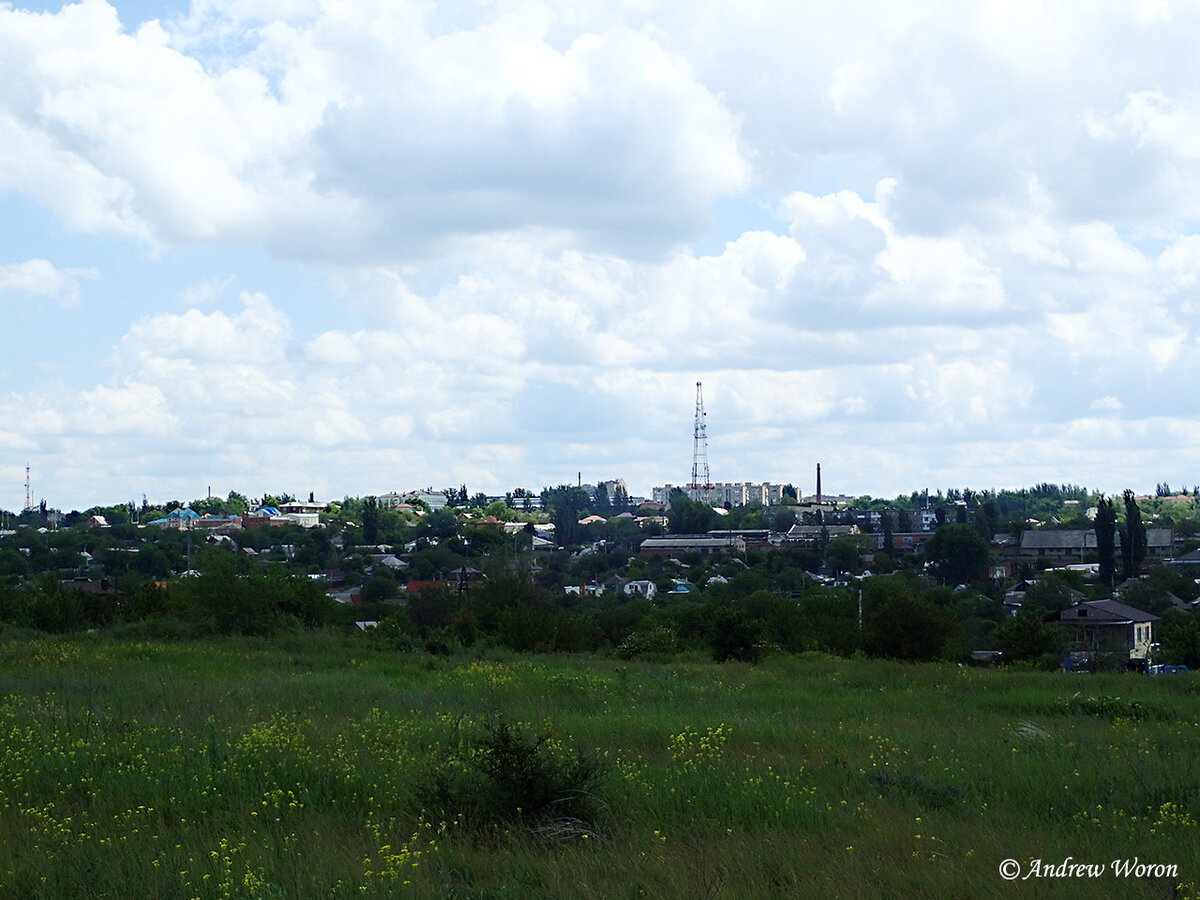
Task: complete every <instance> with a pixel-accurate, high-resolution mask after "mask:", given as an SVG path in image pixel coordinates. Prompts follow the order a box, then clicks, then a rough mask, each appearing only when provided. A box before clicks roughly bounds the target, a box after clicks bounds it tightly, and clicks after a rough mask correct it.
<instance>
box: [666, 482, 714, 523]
mask: <svg viewBox="0 0 1200 900" xmlns="http://www.w3.org/2000/svg"><path fill="white" fill-rule="evenodd" d="M718 521H719V520H718V518H717V514H716V513H715V512H713V509H712V507H711V506H709V505H708V504H707V503H701V502H700V501H699V500H691V499H689V498H688V496H687V494H685V493H684V492H683V491H681V490H678V489H676V490H675V491H673V492H672V494H671V509H670V511H669V512H668V513H667V530H668V531H670V532H671V534H704V533H706V532H708V531H711V530H712V529H714V528H716V527H717V523H718Z"/></svg>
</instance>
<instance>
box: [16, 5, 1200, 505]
mask: <svg viewBox="0 0 1200 900" xmlns="http://www.w3.org/2000/svg"><path fill="white" fill-rule="evenodd" d="M1198 31H1200V7H1197V6H1196V5H1194V4H1185V3H1175V2H1166V0H1164V2H1153V3H1150V2H1145V3H1139V2H1115V0H1113V2H1102V3H1099V4H1093V5H1090V6H1088V7H1086V8H1085V7H1081V6H1078V5H1074V4H1059V5H1046V4H962V3H954V2H949V0H929V2H922V3H903V4H895V3H883V2H846V3H839V4H835V5H831V4H825V5H821V4H817V5H814V4H794V3H784V2H782V0H766V2H762V3H757V4H752V5H750V6H749V7H747V5H746V4H743V3H735V2H733V0H716V2H712V3H705V4H702V5H700V6H695V5H690V4H671V3H663V4H654V3H650V4H646V3H641V2H638V3H632V2H626V0H601V2H597V3H589V4H576V3H558V2H550V3H546V2H540V0H539V2H534V0H502V2H498V3H458V4H428V3H425V4H417V3H411V2H403V0H399V2H398V0H386V2H384V0H361V2H356V3H354V4H351V5H346V4H335V3H332V2H328V0H305V2H303V3H301V2H298V0H296V2H289V0H283V2H278V3H271V4H266V5H264V4H257V3H246V2H245V0H206V2H204V3H195V4H192V3H189V2H184V0H173V2H167V3H163V4H149V3H145V2H124V0H116V2H115V3H108V2H105V0H87V2H81V3H69V4H61V3H47V2H31V0H24V2H22V0H17V2H16V3H15V4H6V5H4V6H2V7H0V39H2V41H3V47H4V51H3V53H2V54H0V58H2V59H3V69H4V75H5V85H6V88H5V91H4V92H3V94H2V95H0V147H2V148H3V150H2V151H0V235H2V236H3V241H2V242H0V309H2V310H3V312H2V315H3V324H4V334H5V336H6V338H5V342H4V353H3V357H2V359H0V486H2V487H0V505H2V506H4V507H5V508H9V509H20V508H21V506H23V504H24V481H25V479H24V474H25V466H26V465H27V464H28V465H30V466H31V467H32V479H33V488H34V491H35V493H36V494H37V496H38V498H45V499H47V501H48V502H49V503H51V504H53V505H59V506H78V507H80V508H86V507H88V506H91V505H96V504H102V503H111V502H115V501H116V500H118V499H120V498H126V499H137V500H140V498H141V496H142V495H143V494H146V495H147V496H149V497H157V498H184V497H189V496H195V495H196V493H197V491H200V492H201V495H203V491H205V490H206V489H207V487H208V486H210V485H211V486H212V488H213V491H214V492H215V493H220V494H222V495H225V494H227V493H228V491H230V490H239V491H246V490H254V491H262V490H291V491H303V493H304V494H305V495H307V493H308V492H309V491H314V492H315V493H316V494H317V495H318V496H322V497H342V496H364V495H367V494H373V493H378V492H381V491H387V490H399V489H404V488H406V487H411V486H416V485H428V484H429V482H430V481H431V480H434V481H435V486H438V485H437V484H436V481H438V480H440V481H444V482H445V485H446V486H448V485H452V484H453V485H459V484H463V483H465V484H467V485H469V486H470V487H471V488H472V489H473V490H479V491H482V492H485V493H500V492H503V491H505V490H508V489H510V488H511V487H513V486H517V485H523V486H526V487H528V488H530V489H533V490H538V489H540V488H541V487H543V486H547V485H549V486H553V485H556V484H564V483H567V484H569V483H574V481H575V480H576V473H578V472H583V473H584V478H585V480H590V481H596V480H598V479H605V478H612V477H623V478H625V480H626V481H627V483H628V484H629V486H630V490H631V492H633V493H636V494H640V495H647V496H648V494H649V492H650V490H651V489H652V488H653V486H655V485H660V484H664V483H668V482H670V483H685V482H686V481H687V480H688V473H689V472H690V467H691V450H692V440H691V438H692V412H693V401H694V391H695V383H696V382H697V381H702V382H703V384H704V399H705V403H706V409H707V413H708V437H709V461H710V464H711V477H712V479H713V480H714V481H721V482H733V481H756V482H762V481H769V482H773V483H786V482H792V483H794V484H797V486H801V485H804V486H805V488H806V489H807V486H808V484H809V482H810V475H809V474H808V473H811V472H813V471H814V470H815V465H816V463H818V462H821V463H823V465H824V467H825V468H824V471H825V474H826V482H827V485H828V488H829V490H830V491H832V492H846V493H859V494H861V493H865V494H871V495H873V496H880V497H887V496H895V495H897V494H900V493H907V492H911V491H912V490H919V489H924V488H926V487H928V488H930V489H931V490H936V489H938V488H941V489H946V488H949V487H951V486H958V487H972V488H975V489H987V488H996V489H1003V488H1019V487H1022V486H1028V485H1032V484H1036V483H1040V482H1051V483H1074V484H1080V485H1083V486H1086V487H1089V488H1092V489H1096V490H1101V491H1104V492H1106V493H1110V494H1111V493H1118V492H1119V491H1121V490H1122V489H1123V488H1126V487H1129V488H1132V489H1133V490H1135V491H1137V492H1139V493H1148V492H1150V491H1152V490H1153V486H1154V485H1155V483H1158V482H1163V481H1167V482H1170V483H1180V484H1182V483H1191V482H1194V481H1200V474H1198V473H1196V472H1195V471H1194V468H1193V467H1194V464H1195V459H1196V448H1197V446H1198V445H1200V397H1198V396H1197V395H1196V393H1195V392H1192V391H1188V390H1186V386H1187V385H1191V384H1196V383H1197V382H1198V381H1200V322H1198V316H1200V226H1198V225H1197V223H1200V152H1198V151H1197V148H1198V147H1200V93H1197V91H1196V90H1195V85H1196V84H1197V83H1200V58H1198V57H1197V55H1196V53H1195V52H1194V48H1193V47H1192V44H1191V42H1190V41H1189V37H1190V36H1191V35H1193V34H1196V33H1197V32H1198ZM530 478H533V479H536V481H535V482H532V483H531V482H530V481H529V479H530Z"/></svg>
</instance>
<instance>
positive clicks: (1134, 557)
mask: <svg viewBox="0 0 1200 900" xmlns="http://www.w3.org/2000/svg"><path fill="white" fill-rule="evenodd" d="M1122 497H1123V499H1124V500H1125V527H1124V528H1123V529H1122V531H1121V562H1122V564H1123V565H1124V568H1125V577H1126V578H1136V577H1137V575H1138V573H1139V572H1140V571H1141V570H1142V562H1143V561H1144V560H1145V559H1146V526H1145V524H1144V523H1143V522H1142V512H1141V510H1140V509H1138V505H1137V498H1136V497H1134V494H1133V491H1130V490H1126V491H1125V493H1124V494H1123V495H1122Z"/></svg>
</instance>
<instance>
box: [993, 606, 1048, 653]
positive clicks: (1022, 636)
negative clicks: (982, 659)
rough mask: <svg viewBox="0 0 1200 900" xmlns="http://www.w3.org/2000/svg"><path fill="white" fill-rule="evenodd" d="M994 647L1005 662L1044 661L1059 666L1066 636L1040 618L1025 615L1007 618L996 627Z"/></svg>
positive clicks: (1032, 614)
mask: <svg viewBox="0 0 1200 900" xmlns="http://www.w3.org/2000/svg"><path fill="white" fill-rule="evenodd" d="M994 643H995V645H996V649H997V650H1000V651H1001V652H1002V654H1003V658H1004V661H1005V662H1018V661H1021V660H1036V659H1043V660H1046V661H1047V662H1048V663H1050V662H1052V663H1057V662H1058V654H1059V651H1060V650H1061V649H1062V646H1063V635H1062V631H1061V630H1060V629H1059V628H1057V627H1055V626H1054V625H1051V624H1048V623H1047V622H1045V621H1043V619H1042V617H1041V616H1040V615H1037V614H1035V613H1032V612H1029V611H1024V612H1022V613H1021V614H1020V615H1016V616H1008V617H1007V618H1005V619H1004V621H1003V622H1001V623H1000V624H999V625H998V626H997V628H996V630H995V632H994Z"/></svg>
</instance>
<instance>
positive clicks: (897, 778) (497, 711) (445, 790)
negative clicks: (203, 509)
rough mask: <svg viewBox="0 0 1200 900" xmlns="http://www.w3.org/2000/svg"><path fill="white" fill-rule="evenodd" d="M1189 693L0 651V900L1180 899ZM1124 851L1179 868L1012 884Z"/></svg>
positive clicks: (1130, 686)
mask: <svg viewBox="0 0 1200 900" xmlns="http://www.w3.org/2000/svg"><path fill="white" fill-rule="evenodd" d="M1196 699H1197V697H1196V685H1195V684H1194V683H1193V682H1192V681H1191V680H1189V679H1188V678H1135V677H1131V676H1118V675H1092V676H1083V677H1068V676H1046V675H1043V674H1041V673H1034V672H1019V671H1017V672H1006V671H1001V670H982V669H967V668H960V667H957V666H955V665H946V664H911V663H902V662H894V661H884V660H864V659H842V658H838V657H832V656H828V655H825V654H811V653H809V654H802V655H798V656H782V655H776V656H771V657H768V658H766V659H765V660H764V661H763V662H762V663H761V664H759V665H754V666H750V665H745V664H740V663H724V664H718V663H714V662H711V661H708V660H706V659H704V658H703V657H702V656H696V657H692V658H688V659H680V660H676V661H675V662H671V663H647V662H643V661H639V660H636V659H635V660H617V659H613V660H604V659H596V658H587V659H581V658H574V659H572V658H559V657H537V658H535V657H528V656H519V655H514V654H506V653H499V652H489V653H486V654H483V655H467V656H464V655H452V656H449V657H433V656H428V655H425V654H403V653H396V652H395V651H393V650H389V649H386V648H385V647H384V646H383V645H382V644H378V643H374V642H371V641H370V640H368V639H366V636H364V635H358V636H357V637H356V639H351V638H349V637H345V636H342V635H340V634H338V633H337V632H335V631H310V632H293V633H288V634H278V635H276V636H275V637H273V638H271V639H269V640H268V639H264V638H221V639H215V640H208V641H203V642H192V643H171V644H164V643H157V642H144V641H141V642H130V641H114V640H111V639H109V638H106V637H104V636H102V635H92V636H86V635H79V636H76V637H71V638H47V637H34V638H29V637H22V636H20V635H18V634H16V633H13V632H8V633H6V634H4V636H3V640H2V641H0V736H2V740H3V747H4V752H3V753H2V754H0V841H2V842H3V846H4V851H5V852H4V858H3V861H0V895H3V896H13V897H18V896H19V897H28V898H60V897H100V896H128V897H155V896H162V897H202V898H209V897H212V898H219V897H245V898H259V897H332V898H338V897H349V896H367V897H394V896H414V897H430V898H467V897H480V896H520V897H522V898H556V900H557V898H571V897H576V898H609V897H614V896H632V895H637V894H639V893H641V894H644V895H646V896H652V897H663V898H685V897H686V898H693V897H698V896H728V897H767V896H808V897H816V896H896V897H899V896H905V897H911V896H960V897H961V896H972V897H974V896H983V897H1004V896H1012V895H1013V894H1014V892H1020V893H1022V894H1029V895H1030V896H1054V897H1094V896H1097V895H1098V894H1102V895H1103V896H1106V897H1129V898H1133V897H1137V898H1142V897H1147V896H1155V897H1157V896H1161V897H1177V898H1195V897H1197V896H1200V893H1198V891H1197V886H1198V885H1200V855H1198V853H1197V849H1196V848H1197V844H1198V842H1197V837H1200V826H1198V825H1197V821H1198V820H1200V808H1197V805H1196V803H1197V798H1198V797H1200V766H1198V765H1197V763H1196V760H1197V759H1200V731H1198V727H1200V726H1198V725H1197V723H1196V721H1195V715H1194V710H1195V705H1196ZM1068 856H1070V857H1073V858H1074V859H1075V860H1076V861H1080V862H1096V863H1101V864H1103V865H1105V866H1107V865H1108V863H1109V861H1111V860H1114V859H1127V858H1132V857H1134V856H1136V857H1139V858H1140V859H1141V860H1142V861H1143V862H1147V861H1154V862H1160V863H1164V864H1172V865H1175V866H1176V867H1177V869H1176V874H1175V875H1174V876H1148V877H1140V878H1134V877H1129V878H1124V877H1118V876H1116V875H1114V874H1112V873H1106V874H1105V875H1104V876H1103V877H1102V878H1100V879H1094V880H1093V879H1074V880H1066V879H1059V880H1056V881H1055V882H1054V883H1053V884H1050V883H1049V882H1046V881H1043V882H1041V883H1038V882H1036V881H1035V880H1034V879H1031V880H1030V881H1027V882H1024V883H1021V884H1018V885H1012V884H1010V883H1008V882H1005V881H1003V880H1001V878H1000V877H999V874H998V872H997V867H998V865H999V864H1000V862H1001V861H1002V860H1005V859H1016V860H1018V861H1019V862H1020V864H1021V865H1022V866H1028V865H1029V863H1030V862H1031V861H1032V860H1035V859H1042V860H1044V861H1046V862H1051V861H1052V862H1054V863H1055V864H1057V863H1059V862H1061V861H1062V860H1063V859H1065V858H1066V857H1068Z"/></svg>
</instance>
